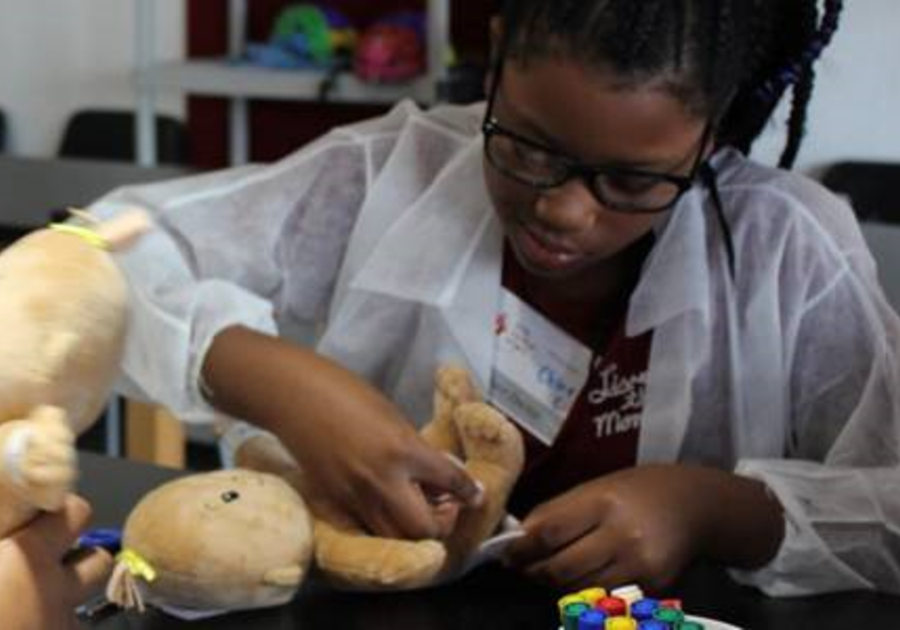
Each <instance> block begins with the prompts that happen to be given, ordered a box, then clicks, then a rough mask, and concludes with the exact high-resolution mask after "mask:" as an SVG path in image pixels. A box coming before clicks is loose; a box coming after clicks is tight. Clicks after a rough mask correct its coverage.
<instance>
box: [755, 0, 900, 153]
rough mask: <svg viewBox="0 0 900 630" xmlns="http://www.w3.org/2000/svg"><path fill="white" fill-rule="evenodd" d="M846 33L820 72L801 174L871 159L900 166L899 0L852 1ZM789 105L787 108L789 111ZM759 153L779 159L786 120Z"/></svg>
mask: <svg viewBox="0 0 900 630" xmlns="http://www.w3.org/2000/svg"><path fill="white" fill-rule="evenodd" d="M845 5H846V8H845V10H844V14H843V19H842V24H841V29H840V30H839V31H838V33H837V35H836V36H835V39H834V42H833V43H832V45H831V46H830V47H829V48H828V49H827V50H826V52H825V54H824V55H823V58H822V60H821V61H820V63H819V64H818V66H817V69H818V78H817V81H816V91H815V93H814V97H813V103H812V105H811V107H810V120H809V127H808V135H807V137H806V140H805V141H804V144H803V148H802V150H801V153H800V156H799V158H798V160H797V166H798V168H802V169H804V170H818V169H820V168H821V167H822V166H824V165H827V164H828V163H830V162H834V161H837V160H845V159H872V160H886V161H894V162H900V20H897V18H896V15H897V0H845ZM786 104H787V103H786V102H785V103H782V106H785V105H786ZM786 111H787V108H786V107H782V108H781V114H782V115H781V116H780V117H779V119H778V122H776V123H773V128H772V129H771V130H770V132H769V133H768V134H767V136H765V137H764V138H761V139H760V141H759V145H758V147H757V149H756V151H755V153H754V155H756V156H757V157H760V158H761V159H765V160H766V161H767V162H769V163H774V162H776V161H777V158H778V155H780V152H781V148H782V146H783V144H784V123H783V121H784V118H785V116H784V114H785V113H786Z"/></svg>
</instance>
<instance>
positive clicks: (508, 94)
mask: <svg viewBox="0 0 900 630" xmlns="http://www.w3.org/2000/svg"><path fill="white" fill-rule="evenodd" d="M491 116H492V118H493V119H495V120H496V122H497V123H498V124H499V125H500V126H502V128H503V129H505V130H509V131H512V132H514V133H515V134H516V135H517V136H521V137H524V138H526V139H527V140H531V141H533V142H534V143H536V145H539V146H543V147H549V148H551V149H552V150H553V151H554V152H555V153H556V154H558V155H561V156H564V157H565V158H567V159H569V160H572V161H574V162H577V163H579V164H586V165H592V166H612V167H622V168H631V169H640V170H642V171H650V172H653V173H663V174H668V175H674V176H688V175H690V174H691V173H692V170H693V169H694V167H695V165H696V164H697V160H698V158H699V157H700V156H701V154H702V152H703V151H704V146H703V145H704V144H705V143H704V140H705V135H706V134H705V127H706V121H705V120H702V119H700V118H698V117H697V116H696V115H693V114H692V113H691V112H689V111H688V110H687V108H686V107H685V106H684V105H683V104H682V103H681V102H680V101H679V100H678V99H676V98H675V97H674V96H673V95H672V94H671V93H670V92H667V91H666V90H665V89H663V87H662V86H661V85H655V84H649V85H638V86H634V85H631V86H627V87H625V86H623V85H622V84H621V83H617V82H616V81H615V76H614V75H612V74H611V73H607V72H604V71H602V70H596V69H593V68H591V69H586V68H583V67H582V66H580V65H578V64H576V63H572V62H568V61H566V60H565V59H564V58H562V57H548V58H544V59H534V60H531V61H529V62H528V64H527V66H523V65H522V64H521V63H519V62H518V61H516V60H507V61H506V62H505V63H504V67H503V71H502V76H501V79H500V84H499V86H498V90H497V95H496V98H495V101H494V104H493V109H492V111H491ZM509 150H510V151H511V153H510V155H511V156H512V157H511V159H513V160H517V159H521V160H525V161H528V160H532V161H533V160H537V161H538V162H540V160H541V159H542V158H541V157H540V155H538V156H537V157H535V156H533V155H531V154H527V155H523V154H520V153H516V152H515V149H509ZM536 168H540V164H537V166H536ZM485 177H486V182H487V187H488V191H489V193H490V196H491V199H492V201H493V204H494V207H495V210H496V212H497V214H498V216H499V218H500V220H501V222H502V224H503V226H504V229H505V231H506V234H507V237H508V239H509V242H510V243H511V245H512V248H513V250H514V251H515V253H516V256H517V258H518V259H519V261H520V262H521V264H522V265H523V266H524V267H525V269H527V270H528V271H529V272H530V273H532V274H535V275H538V276H541V277H546V278H565V277H567V276H572V275H575V274H577V273H578V272H582V271H589V270H590V269H591V267H593V266H595V265H598V264H599V263H601V262H602V261H605V260H608V259H611V258H613V257H615V256H616V255H617V254H619V253H620V252H622V251H623V250H625V249H626V248H627V247H628V246H629V245H631V244H633V243H634V242H636V241H637V240H638V239H640V237H642V236H643V235H645V234H647V233H648V232H649V231H650V230H652V229H653V227H654V226H655V225H656V224H657V223H658V222H659V221H661V220H662V219H663V217H665V214H666V212H656V213H623V212H619V211H614V210H611V209H610V208H608V207H606V206H605V205H604V204H603V203H602V202H601V201H600V200H598V199H597V197H596V196H595V195H594V194H592V193H591V191H590V190H589V189H588V187H587V185H586V184H585V183H584V181H583V180H582V179H579V178H577V177H575V178H572V179H569V180H568V181H566V182H564V183H562V184H561V185H558V186H556V187H552V188H545V189H536V188H534V187H532V186H529V185H527V184H523V183H522V182H520V181H518V180H516V179H515V178H512V177H510V176H509V174H508V173H503V172H501V171H500V170H498V168H497V167H496V165H495V164H492V163H491V161H490V160H485ZM628 185H630V184H629V182H628V181H625V182H624V183H623V186H626V187H627V186H628ZM625 192H626V193H627V192H628V191H627V190H626V191H625Z"/></svg>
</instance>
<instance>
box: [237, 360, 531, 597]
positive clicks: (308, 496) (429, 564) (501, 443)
mask: <svg viewBox="0 0 900 630" xmlns="http://www.w3.org/2000/svg"><path fill="white" fill-rule="evenodd" d="M421 435H422V437H423V438H424V439H425V441H426V442H428V443H429V444H431V445H432V446H435V447H436V448H438V449H440V450H442V451H444V452H446V453H448V454H449V455H451V456H453V457H455V458H459V459H460V460H461V461H462V465H464V466H465V468H466V470H467V471H468V472H469V474H470V475H471V476H472V477H473V478H474V479H475V480H476V481H477V482H478V483H480V484H481V485H482V487H483V490H484V500H483V502H482V503H481V506H480V507H478V508H466V509H463V510H462V511H461V512H460V514H459V516H458V520H457V521H456V527H455V529H454V531H453V533H452V535H451V536H450V538H449V539H448V540H445V541H436V540H421V541H411V540H399V539H390V538H380V537H376V536H372V535H369V534H367V533H366V531H365V530H364V529H363V527H361V526H360V525H359V524H358V523H356V522H354V521H353V520H352V519H350V518H349V517H348V516H347V515H346V514H344V513H342V512H341V511H339V510H337V509H336V508H335V507H334V506H333V505H332V504H331V503H330V502H329V500H328V497H325V496H322V495H321V492H319V491H318V490H317V488H314V487H312V486H311V484H309V483H307V480H306V478H305V477H304V475H303V471H302V470H301V469H300V468H299V467H298V466H297V465H296V463H295V462H294V461H293V460H292V458H291V456H290V455H289V454H288V452H287V451H286V450H285V449H284V448H283V447H282V445H281V443H280V442H279V441H278V440H277V439H276V438H275V437H274V436H272V435H271V434H257V435H255V436H254V437H252V438H250V439H248V440H246V441H245V442H244V443H243V444H242V445H241V446H240V447H239V448H238V450H237V452H236V454H235V462H236V464H237V465H238V466H241V467H246V468H250V469H255V470H261V471H267V472H271V473H274V474H276V475H279V476H281V477H282V478H284V479H287V480H288V481H289V482H290V483H291V485H293V486H294V487H295V488H297V489H298V491H299V492H300V493H301V494H302V495H303V497H304V498H305V500H306V501H307V504H308V505H309V509H310V511H311V512H312V514H313V517H314V537H315V563H316V566H317V568H318V569H319V570H320V571H321V572H322V574H323V575H324V576H325V577H326V579H327V580H328V581H330V582H331V583H332V584H334V585H337V586H341V587H346V588H352V589H361V590H403V589H414V588H421V587H424V586H430V585H434V584H437V583H440V582H443V581H446V580H449V579H453V578H454V577H456V576H458V575H459V574H460V573H461V572H463V571H464V570H465V569H466V568H467V567H468V565H469V563H470V560H471V559H472V556H473V554H475V553H476V551H478V550H479V547H480V545H481V544H482V543H483V542H484V541H485V540H486V539H488V537H490V536H491V535H492V534H494V533H495V532H496V531H497V529H498V526H500V524H501V522H502V521H503V519H504V516H505V515H506V500H507V498H508V496H509V493H510V492H511V490H512V487H513V485H514V484H515V482H516V480H517V479H518V476H519V473H520V472H521V469H522V465H523V461H524V447H523V443H522V437H521V435H520V434H519V432H518V430H517V429H516V428H515V427H514V426H513V425H512V424H511V423H510V422H509V421H508V420H507V419H506V418H504V417H503V416H502V415H501V414H500V413H498V412H497V411H496V410H494V409H493V408H492V407H490V406H489V405H487V404H485V403H483V402H481V400H480V397H479V395H478V393H477V390H476V389H475V387H474V386H473V384H472V382H471V380H470V379H469V375H468V373H467V372H466V371H465V370H462V369H460V368H456V367H444V368H441V369H439V370H438V373H437V378H436V390H435V397H434V413H433V417H432V420H431V422H430V423H429V424H428V425H426V426H425V427H424V428H423V429H422V432H421Z"/></svg>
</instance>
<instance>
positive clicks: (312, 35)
mask: <svg viewBox="0 0 900 630" xmlns="http://www.w3.org/2000/svg"><path fill="white" fill-rule="evenodd" d="M297 34H303V36H304V37H305V38H306V44H307V47H308V52H309V56H310V57H312V59H314V60H315V61H329V60H330V59H331V56H332V52H333V51H332V47H331V25H330V24H329V22H328V16H327V15H326V14H325V11H323V10H322V9H320V8H319V7H317V6H316V5H314V4H296V5H293V6H290V7H288V8H286V9H284V10H283V11H282V12H281V14H280V15H279V16H278V19H277V20H276V21H275V26H274V28H273V30H272V36H273V39H274V38H279V39H280V38H288V37H291V36H292V35H297Z"/></svg>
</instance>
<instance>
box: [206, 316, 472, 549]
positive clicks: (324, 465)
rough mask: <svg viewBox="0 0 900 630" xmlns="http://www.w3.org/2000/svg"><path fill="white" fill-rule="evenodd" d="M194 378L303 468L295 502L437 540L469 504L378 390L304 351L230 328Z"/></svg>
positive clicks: (389, 531) (450, 470)
mask: <svg viewBox="0 0 900 630" xmlns="http://www.w3.org/2000/svg"><path fill="white" fill-rule="evenodd" d="M204 378H205V380H206V382H207V384H208V385H209V386H210V387H211V390H212V391H213V392H214V396H213V401H212V402H213V403H214V404H215V405H216V406H217V407H219V408H220V409H221V410H223V411H225V412H226V413H229V414H230V415H232V416H235V417H238V418H246V419H247V420H249V421H250V422H252V423H254V424H257V425H259V426H261V427H263V428H265V429H268V430H269V431H271V432H272V433H274V434H275V435H277V436H278V437H279V438H280V439H281V441H282V442H283V443H284V445H285V447H286V448H287V449H288V450H289V451H290V452H291V454H292V455H293V456H294V458H295V459H296V460H297V462H298V463H299V464H300V467H301V468H302V469H303V473H304V477H305V484H306V485H307V486H308V487H309V489H310V490H309V492H308V493H307V492H304V495H310V496H313V497H314V500H318V501H320V505H322V504H324V505H326V506H327V509H328V511H329V513H330V514H332V515H334V516H335V518H338V519H341V518H343V519H345V520H346V521H347V522H348V524H354V523H358V524H361V525H363V526H364V527H365V528H366V529H368V531H369V532H371V533H373V534H376V535H379V536H389V537H399V538H409V539H416V540H418V539H423V538H444V537H446V536H447V535H448V534H449V530H450V529H451V528H452V526H453V523H454V520H455V516H456V512H457V508H458V506H459V505H460V504H467V505H474V504H476V503H477V502H478V501H479V497H480V491H479V489H478V486H477V485H476V484H475V482H474V481H473V480H472V479H471V478H470V477H469V476H468V475H467V474H466V472H465V471H464V470H463V469H462V468H460V467H459V466H458V465H456V464H455V463H453V462H452V461H451V460H450V459H449V458H448V457H446V456H445V455H444V454H443V453H441V452H439V451H437V450H435V449H433V448H431V447H430V446H428V445H427V444H425V442H424V441H422V439H421V438H420V437H419V435H418V434H417V433H416V431H415V430H414V429H413V427H412V425H411V424H410V423H409V422H408V421H407V420H406V418H404V417H403V416H402V414H401V413H400V412H399V410H398V409H397V408H396V407H395V406H394V405H393V404H392V403H391V402H390V401H388V400H387V399H386V398H385V397H384V396H383V395H382V394H381V393H380V392H379V391H377V390H376V389H375V388H374V387H372V386H371V385H369V384H368V383H366V382H365V381H363V380H362V379H361V378H359V377H358V376H356V375H355V374H353V373H351V372H350V371H348V370H346V369H344V368H343V367H341V366H339V365H337V364H336V363H335V362H334V361H331V360H330V359H327V358H326V357H323V356H320V355H318V354H316V353H315V352H312V351H311V350H308V349H306V348H301V347H299V346H295V345H293V344H289V343H287V342H285V341H283V340H281V339H277V338H274V337H269V336H267V335H263V334H260V333H257V332H254V331H251V330H248V329H245V328H240V327H235V328H230V329H227V330H225V331H223V332H222V333H220V334H219V335H218V336H216V338H215V340H214V343H213V345H212V347H211V349H210V351H209V353H208V354H207V357H206V360H205V366H204ZM448 498H450V499H451V500H449V501H448V500H447V499H448ZM434 499H440V500H439V501H438V500H434ZM454 499H455V500H454Z"/></svg>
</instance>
